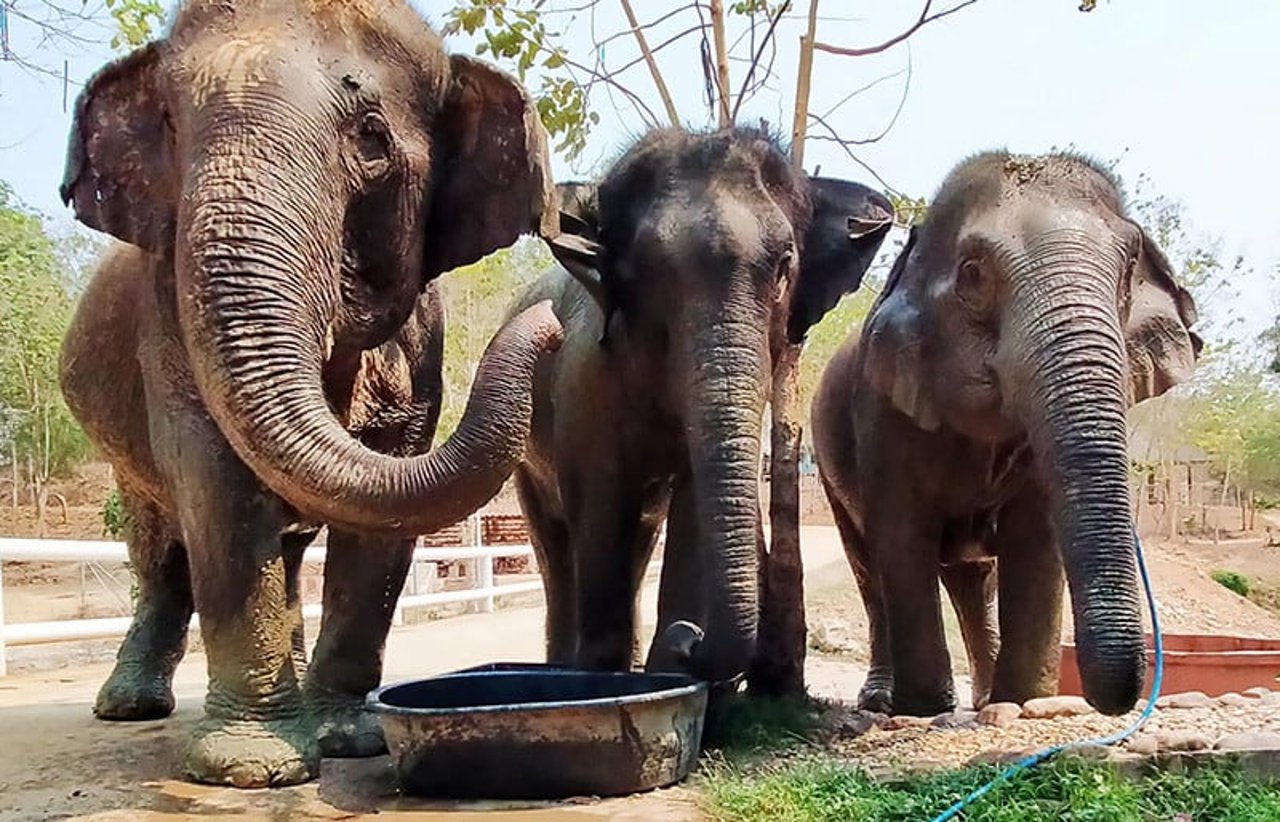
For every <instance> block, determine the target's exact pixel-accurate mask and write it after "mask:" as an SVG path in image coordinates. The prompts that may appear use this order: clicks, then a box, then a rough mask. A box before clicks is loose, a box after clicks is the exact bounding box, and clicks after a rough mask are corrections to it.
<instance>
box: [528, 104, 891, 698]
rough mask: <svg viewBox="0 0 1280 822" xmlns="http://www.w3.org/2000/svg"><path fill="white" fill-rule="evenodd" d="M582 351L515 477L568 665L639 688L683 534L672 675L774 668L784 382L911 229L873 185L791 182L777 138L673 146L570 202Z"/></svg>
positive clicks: (571, 358)
mask: <svg viewBox="0 0 1280 822" xmlns="http://www.w3.org/2000/svg"><path fill="white" fill-rule="evenodd" d="M560 189H561V194H562V198H561V199H562V206H561V208H562V209H563V214H562V217H561V228H562V229H563V231H562V233H561V235H560V237H559V238H557V239H556V240H554V241H552V242H551V246H552V250H553V252H554V253H555V255H556V256H557V258H558V259H559V261H560V262H561V263H562V265H563V266H564V267H565V270H561V271H553V272H551V273H549V274H548V275H546V276H545V277H544V278H542V279H541V280H540V281H538V282H537V283H535V284H534V285H533V286H532V287H531V288H530V290H529V291H528V292H527V293H526V294H525V295H524V297H523V298H522V299H521V300H520V301H519V302H518V303H517V310H519V309H522V308H524V307H526V306H529V305H532V304H534V303H536V302H538V301H540V300H544V299H550V300H552V301H553V304H554V306H555V311H556V314H557V316H559V317H560V318H561V320H562V321H563V322H564V324H565V335H566V336H565V343H564V345H563V346H562V348H561V349H560V351H559V352H557V353H556V354H555V355H553V356H552V357H551V358H549V359H548V360H547V361H546V362H545V364H544V365H541V366H539V369H538V373H537V377H536V380H535V405H534V430H533V435H532V442H531V444H530V446H529V449H528V455H527V459H526V461H525V462H524V463H522V464H521V466H520V468H518V469H517V472H516V480H517V490H518V491H519V494H520V499H521V503H522V505H523V508H524V511H525V514H526V516H527V517H528V519H529V523H530V527H531V532H532V541H533V545H534V548H535V550H536V551H537V555H538V565H539V568H540V569H541V570H542V574H543V581H544V584H545V587H546V592H547V602H548V614H547V641H548V658H549V660H550V661H551V662H558V663H570V664H576V665H579V666H582V667H585V668H590V669H597V670H625V669H628V668H630V667H631V666H632V664H633V663H634V662H636V661H638V659H639V653H638V650H639V649H638V647H637V637H636V627H637V626H636V616H635V608H636V604H637V602H636V600H637V589H638V587H639V585H640V582H641V578H642V576H643V573H644V569H645V567H646V565H647V563H648V560H649V557H650V554H651V553H652V550H653V546H654V542H655V538H656V535H657V532H658V528H659V526H660V524H661V522H662V519H663V517H664V516H668V515H669V516H668V520H667V542H666V547H665V549H664V550H665V553H664V565H663V574H662V580H661V586H660V590H661V593H660V597H659V599H660V604H659V615H658V623H659V624H658V628H657V630H658V638H657V639H655V641H654V642H653V644H652V646H651V650H650V653H649V655H648V659H647V662H646V665H647V667H648V668H649V669H650V670H653V671H671V670H675V671H680V672H685V673H692V674H694V675H696V676H698V677H700V678H702V679H706V680H709V681H712V682H722V681H728V680H732V679H733V678H735V677H737V676H738V675H739V674H742V673H743V672H744V671H745V670H746V669H747V666H748V663H749V662H750V660H751V658H752V654H753V650H754V644H755V634H756V621H757V601H758V600H757V556H756V551H757V549H758V545H759V543H758V540H759V538H760V535H761V522H760V510H759V499H758V490H759V479H760V432H761V417H762V414H763V408H764V404H765V401H766V398H767V391H768V386H769V384H770V379H771V373H772V370H773V365H774V363H775V361H776V359H777V357H778V356H779V355H780V353H781V352H782V350H783V348H784V346H785V345H786V344H787V343H789V342H798V341H800V340H802V339H803V337H804V335H805V333H806V332H807V330H808V329H809V327H810V326H811V325H813V324H814V323H816V322H817V321H818V320H819V319H820V318H821V317H822V316H823V314H825V313H826V312H827V311H828V310H830V309H831V308H832V307H833V306H834V305H835V304H836V303H837V302H838V301H839V299H840V298H841V297H842V296H843V295H844V294H845V293H848V292H850V291H852V290H854V289H856V288H857V287H858V285H859V284H860V282H861V280H862V276H863V274H864V273H865V272H866V269H867V267H868V266H869V265H870V264H871V262H872V260H873V258H874V257H875V255H876V252H877V250H878V249H879V247H880V244H881V243H882V242H883V240H884V237H885V235H886V234H887V233H888V231H889V227H890V224H891V222H892V213H893V211H892V207H891V205H890V204H889V202H888V201H887V200H885V198H883V197H882V196H880V195H879V194H876V193H875V192H873V191H871V190H870V189H868V188H866V187H865V186H862V185H859V184H856V183H852V182H847V181H843V180H835V179H824V178H809V177H806V176H804V175H803V174H797V173H795V172H793V171H792V170H791V168H790V165H789V162H788V160H787V157H786V155H785V154H784V152H783V151H782V150H781V149H780V148H779V146H778V144H777V143H776V142H775V141H774V140H773V139H772V138H771V137H770V136H769V135H767V134H764V133H762V132H759V131H756V130H752V129H747V128H738V129H733V130H727V131H722V132H714V133H701V134H699V133H689V132H685V131H679V130H659V131H654V132H651V133H650V134H648V135H646V136H644V137H642V138H641V139H640V140H639V141H638V142H636V143H635V144H634V145H632V146H631V147H630V148H629V149H628V150H627V151H626V152H625V153H624V154H623V155H622V157H621V159H619V160H618V161H617V162H616V163H615V164H614V165H613V166H612V168H611V169H610V170H609V171H608V173H607V174H606V175H605V176H604V178H603V180H602V181H601V182H600V183H599V185H598V186H592V185H591V184H583V183H577V184H562V185H561V186H560Z"/></svg>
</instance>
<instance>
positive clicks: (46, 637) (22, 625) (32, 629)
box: [0, 538, 542, 676]
mask: <svg viewBox="0 0 1280 822" xmlns="http://www.w3.org/2000/svg"><path fill="white" fill-rule="evenodd" d="M532 555H533V548H532V547H531V546H529V545H476V546H470V547H462V548H417V549H415V550H414V552H413V561H414V566H413V568H414V572H413V575H412V576H411V578H410V581H411V582H412V583H413V587H414V589H415V590H414V592H413V593H402V594H401V596H400V598H399V600H398V601H397V603H396V611H395V617H394V622H395V624H397V625H399V624H401V623H402V622H403V612H404V609H406V608H420V607H427V606H432V605H445V604H450V603H457V602H475V603H477V604H478V609H479V610H480V611H482V612H489V611H492V610H493V609H494V600H495V599H496V598H497V597H500V596H510V595H512V594H524V593H532V592H535V591H540V590H542V583H541V582H540V581H531V582H517V583H511V584H507V585H495V584H494V574H493V565H494V560H495V559H497V558H499V557H523V556H532ZM324 558H325V546H323V545H315V546H311V547H310V548H308V549H307V551H306V553H305V554H304V555H303V562H304V563H323V562H324ZM128 559H129V554H128V551H127V549H126V548H125V545H124V543H123V542H99V541H88V540H69V539H68V540H61V539H15V538H0V676H4V675H5V673H6V667H7V666H6V646H14V647H17V646H21V645H37V644H41V643H48V642H70V641H76V640H89V639H110V638H112V637H119V636H124V634H125V633H126V632H127V631H128V630H129V625H130V622H131V621H132V620H131V618H130V617H106V618H100V619H68V620H58V621H55V622H15V623H9V624H6V623H5V619H4V572H3V567H4V563H5V562H126V561H128ZM460 560H463V561H465V560H474V561H475V565H476V574H475V582H474V587H471V588H466V589H462V590H455V591H432V592H429V593H419V592H418V591H417V590H416V588H417V585H416V582H417V579H418V576H417V573H416V570H417V567H418V563H420V562H424V563H436V562H457V561H460ZM320 612H321V606H320V604H319V603H310V604H307V605H304V606H303V608H302V614H303V616H304V617H307V618H314V617H318V616H319V615H320ZM198 624H199V618H198V617H195V616H193V617H192V618H191V625H192V627H195V626H197V625H198Z"/></svg>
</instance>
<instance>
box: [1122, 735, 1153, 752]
mask: <svg viewBox="0 0 1280 822" xmlns="http://www.w3.org/2000/svg"><path fill="white" fill-rule="evenodd" d="M1125 750H1127V751H1129V752H1130V753H1136V754H1142V755H1143V756H1151V755H1152V754H1154V753H1155V752H1156V751H1158V750H1160V740H1159V739H1157V738H1156V735H1155V734H1152V733H1139V734H1137V735H1135V736H1134V737H1133V738H1132V739H1130V740H1129V741H1128V742H1127V743H1125Z"/></svg>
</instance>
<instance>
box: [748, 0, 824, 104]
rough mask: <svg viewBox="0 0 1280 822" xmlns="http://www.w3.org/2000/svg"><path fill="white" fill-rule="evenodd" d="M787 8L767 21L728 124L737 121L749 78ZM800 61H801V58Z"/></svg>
mask: <svg viewBox="0 0 1280 822" xmlns="http://www.w3.org/2000/svg"><path fill="white" fill-rule="evenodd" d="M817 5H818V3H817V0H813V6H814V8H816V7H817ZM789 8H791V3H790V2H787V3H783V4H782V5H781V6H779V7H778V11H777V13H776V14H774V15H773V17H772V18H771V19H770V20H769V29H768V31H766V32H765V35H764V39H763V40H761V41H760V46H759V48H757V49H756V53H755V54H754V55H753V56H752V57H751V65H750V66H749V67H748V68H747V75H746V77H745V78H744V79H743V81H742V88H741V89H739V90H738V99H737V100H736V101H735V102H734V104H733V113H732V114H730V115H729V122H730V123H735V122H737V121H738V110H739V109H741V108H742V102H743V100H745V99H746V98H747V96H748V94H747V91H748V89H749V88H750V87H751V78H752V77H753V76H755V73H756V66H758V65H759V64H760V57H761V55H762V54H764V49H765V46H766V45H768V44H770V43H772V42H774V32H775V31H776V30H777V28H778V21H779V20H781V19H782V15H783V14H784V13H785V12H786V11H787V9H789ZM753 27H754V24H753ZM801 59H802V60H803V57H802V58H801ZM725 79H726V80H727V79H728V68H727V67H726V69H725Z"/></svg>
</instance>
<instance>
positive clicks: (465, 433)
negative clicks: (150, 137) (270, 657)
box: [176, 132, 560, 534]
mask: <svg viewBox="0 0 1280 822" xmlns="http://www.w3.org/2000/svg"><path fill="white" fill-rule="evenodd" d="M280 133H288V132H280ZM241 139H244V138H241ZM206 144H208V145H210V146H212V148H211V149H210V150H209V151H208V152H207V154H206V156H205V157H204V158H203V162H201V163H199V164H197V165H196V167H195V168H193V170H192V172H191V177H190V178H189V181H188V186H187V189H188V197H187V200H186V202H185V204H184V206H185V207H184V209H183V214H182V222H181V226H180V228H179V232H178V236H179V246H178V249H177V259H176V268H177V275H178V282H177V286H178V294H179V295H180V296H179V320H180V324H181V327H182V330H183V333H184V337H185V342H186V346H187V350H188V352H189V356H190V360H191V363H192V368H193V371H194V373H195V377H196V382H197V385H198V387H199V389H200V392H201V395H202V397H203V398H204V400H205V403H206V404H207V406H208V408H209V412H210V414H211V415H212V416H213V418H214V419H215V420H216V422H217V423H218V426H219V428H220V429H221V430H222V432H223V434H224V436H226V438H227V440H228V441H229V442H230V443H231V445H232V447H233V448H234V449H235V451H236V453H237V454H238V455H239V456H240V458H241V459H243V460H244V461H245V463H246V464H247V465H248V466H249V467H250V468H251V469H252V470H253V471H254V472H255V473H256V474H257V475H258V476H259V477H260V478H261V479H262V480H263V482H264V483H266V485H267V486H268V487H270V488H271V490H272V491H274V492H276V493H277V494H279V495H280V496H281V497H283V498H284V499H285V500H286V501H288V502H289V503H290V504H291V505H293V506H294V507H295V508H297V509H298V510H299V511H300V512H301V513H302V514H303V515H305V516H308V517H313V518H316V519H319V520H323V521H325V522H328V523H331V524H334V525H339V526H341V527H345V528H351V529H355V530H362V531H376V532H385V533H399V534H420V533H428V532H431V531H434V530H437V529H439V528H441V527H444V526H445V525H448V524H450V523H452V522H456V521H457V520H459V519H462V518H464V517H465V516H466V515H467V514H469V513H470V512H471V511H474V510H475V509H476V508H478V507H480V506H481V505H483V504H484V503H485V502H487V501H488V500H489V499H490V498H492V497H493V495H494V494H496V493H497V492H498V490H499V489H500V488H501V487H502V484H503V482H504V481H505V480H506V478H507V477H508V476H509V474H510V472H511V471H512V469H513V468H514V467H515V464H516V462H517V461H518V460H519V459H520V456H521V455H522V453H523V447H524V441H525V437H526V435H527V432H528V427H529V422H530V417H531V414H532V398H531V393H530V384H531V380H532V374H533V370H534V367H535V365H536V364H537V361H538V359H539V357H540V356H541V354H542V353H543V352H545V351H547V350H550V349H553V348H555V347H556V346H557V345H558V343H559V339H560V327H559V323H558V322H557V321H556V319H555V317H554V315H553V314H552V312H551V309H550V305H549V303H542V304H539V305H536V306H533V307H531V308H529V309H527V310H526V311H525V312H523V313H522V314H520V315H519V316H517V317H515V318H514V319H513V320H511V321H510V322H509V323H508V324H507V325H506V326H505V327H504V328H503V329H502V330H501V331H500V332H499V334H498V335H497V336H496V337H495V338H494V340H493V342H492V343H491V344H490V345H489V348H488V349H487V350H486V352H485V355H484V357H483V358H482V360H481V362H480V365H479V369H478V371H477V375H476V381H475V384H474V386H473V389H472V394H471V397H470V400H469V401H468V404H467V408H466V412H465V414H464V417H463V420H462V422H461V424H460V425H459V426H458V429H457V431H456V432H455V433H454V434H453V436H452V437H450V438H449V440H448V441H447V442H445V443H443V444H442V445H441V446H440V447H439V448H437V449H436V450H435V451H433V452H432V453H430V454H427V455H423V456H420V457H414V458H410V459H402V458H395V457H391V456H387V455H384V454H380V453H377V452H374V451H372V450H370V449H368V448H366V447H364V446H363V445H362V444H361V443H360V442H358V441H357V440H355V439H354V438H352V437H351V436H350V435H349V434H348V433H347V431H346V430H345V429H344V428H343V427H342V426H341V425H340V424H339V422H338V420H337V419H336V417H335V416H334V415H333V413H332V411H331V409H330V407H329V404H328V401H327V399H326V397H325V393H324V388H323V384H322V379H321V368H322V365H323V362H324V360H325V358H326V356H327V355H328V353H329V346H330V345H331V340H330V337H329V335H330V334H331V331H330V328H331V325H332V323H333V322H334V318H335V316H336V314H337V310H338V304H339V299H340V294H339V282H340V277H339V259H338V254H339V253H340V250H341V248H342V239H343V238H342V228H341V225H340V221H341V218H342V213H343V209H342V207H340V204H341V203H343V202H345V200H343V199H342V193H341V192H340V191H337V190H335V186H336V185H337V183H336V182H335V181H333V180H331V179H325V178H324V177H323V175H321V174H319V170H320V169H323V168H325V167H326V166H325V164H324V163H323V162H321V161H320V158H316V157H314V156H312V155H313V154H314V153H315V151H317V150H319V149H314V148H311V149H309V148H308V147H307V145H290V146H288V147H287V150H283V149H282V150H280V151H279V152H278V153H276V152H274V151H273V152H266V151H265V150H264V149H263V148H262V146H263V145H268V146H269V145H272V143H271V142H270V141H259V142H258V143H255V144H254V149H255V150H254V151H244V150H241V151H239V152H236V151H230V150H227V148H228V146H227V145H226V144H225V142H223V143H220V142H218V141H217V140H216V139H215V140H210V141H207V142H206ZM268 153H270V156H266V154H268ZM193 181H194V182H193Z"/></svg>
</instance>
